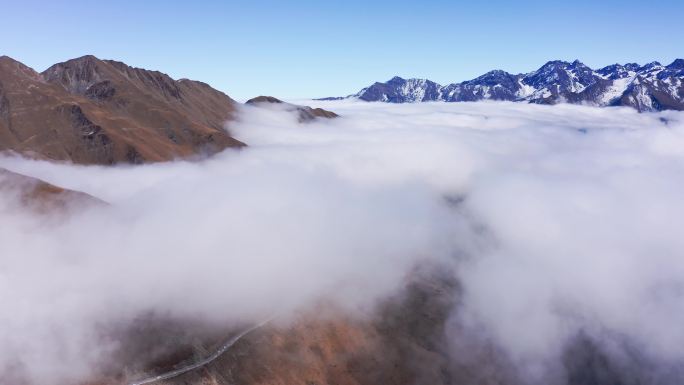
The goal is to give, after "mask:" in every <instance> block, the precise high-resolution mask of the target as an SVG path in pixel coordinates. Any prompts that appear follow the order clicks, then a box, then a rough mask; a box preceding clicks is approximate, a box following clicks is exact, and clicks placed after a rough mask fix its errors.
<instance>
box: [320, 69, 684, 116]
mask: <svg viewBox="0 0 684 385" xmlns="http://www.w3.org/2000/svg"><path fill="white" fill-rule="evenodd" d="M683 82H684V59H677V60H675V61H674V62H672V63H671V64H669V65H667V66H664V65H661V64H660V63H658V62H653V63H649V64H646V65H644V66H640V65H638V64H635V63H628V64H625V65H621V64H613V65H610V66H607V67H604V68H601V69H598V70H593V69H591V68H589V67H588V66H586V65H584V64H583V63H582V62H580V61H579V60H575V61H574V62H572V63H569V62H565V61H560V60H555V61H550V62H548V63H546V64H544V65H543V66H541V67H540V68H539V69H538V70H536V71H532V72H530V73H526V74H510V73H508V72H505V71H501V70H495V71H490V72H488V73H486V74H484V75H482V76H480V77H478V78H475V79H473V80H468V81H464V82H461V83H452V84H449V85H446V86H441V85H439V84H437V83H435V82H432V81H430V80H427V79H402V78H400V77H394V78H392V79H390V80H388V81H387V82H385V83H379V82H377V83H374V84H373V85H371V86H369V87H366V88H364V89H362V90H361V91H359V92H358V93H356V94H353V95H349V96H347V97H346V98H351V99H358V100H364V101H372V102H390V103H412V102H429V101H444V102H472V101H479V100H506V101H515V102H529V103H537V104H557V103H576V104H587V105H593V106H601V107H603V106H629V107H633V108H636V109H637V110H639V111H660V110H684V83H683ZM337 99H345V98H344V97H334V98H324V99H323V100H337Z"/></svg>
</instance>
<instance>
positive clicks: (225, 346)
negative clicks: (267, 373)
mask: <svg viewBox="0 0 684 385" xmlns="http://www.w3.org/2000/svg"><path fill="white" fill-rule="evenodd" d="M269 321H271V320H270V319H268V320H266V321H263V322H261V323H258V324H256V325H253V326H251V327H249V328H247V329H245V330H243V331H241V332H240V333H238V334H237V335H235V336H233V337H231V338H230V339H228V340H227V341H226V342H225V343H224V344H223V345H221V347H220V348H218V349H217V350H216V351H215V352H214V353H213V354H212V355H210V356H208V357H206V358H204V359H202V360H200V361H198V362H196V363H194V364H191V365H188V366H184V367H182V368H180V369H176V370H172V371H170V372H166V373H163V374H159V375H157V376H154V377H148V378H145V379H142V380H138V381H135V382H131V383H129V384H128V385H146V384H151V383H154V382H157V381H163V380H168V379H171V378H174V377H178V376H180V375H182V374H185V373H187V372H190V371H193V370H195V369H199V368H201V367H203V366H206V365H208V364H210V363H211V362H213V361H214V360H216V359H217V358H219V357H220V356H221V355H222V354H223V353H225V352H226V351H227V350H228V349H230V348H231V347H232V346H233V345H235V343H236V342H238V341H239V340H240V339H241V338H242V337H244V336H246V335H247V334H249V333H251V332H252V331H254V330H256V329H258V328H260V327H262V326H264V325H265V324H267V323H268V322H269Z"/></svg>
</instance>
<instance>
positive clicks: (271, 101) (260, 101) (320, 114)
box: [245, 96, 339, 123]
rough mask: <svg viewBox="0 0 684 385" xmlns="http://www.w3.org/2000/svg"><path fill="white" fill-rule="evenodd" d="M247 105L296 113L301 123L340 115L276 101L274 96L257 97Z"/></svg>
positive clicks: (247, 102) (320, 109)
mask: <svg viewBox="0 0 684 385" xmlns="http://www.w3.org/2000/svg"><path fill="white" fill-rule="evenodd" d="M245 104H247V105H251V106H255V107H264V108H271V107H275V108H279V109H284V110H286V111H294V112H296V113H297V117H298V119H299V122H300V123H304V122H310V121H313V120H315V119H316V118H326V119H332V118H337V117H338V116H339V115H337V114H336V113H334V112H332V111H328V110H324V109H322V108H311V107H309V106H300V105H296V104H291V103H285V102H283V101H282V100H280V99H276V98H274V97H273V96H257V97H256V98H252V99H249V100H248V101H246V102H245Z"/></svg>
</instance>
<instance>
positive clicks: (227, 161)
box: [0, 101, 684, 384]
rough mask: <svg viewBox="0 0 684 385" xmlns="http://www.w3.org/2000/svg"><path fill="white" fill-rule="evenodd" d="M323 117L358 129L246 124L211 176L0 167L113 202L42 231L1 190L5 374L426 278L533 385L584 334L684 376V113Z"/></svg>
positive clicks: (519, 111) (277, 121)
mask: <svg viewBox="0 0 684 385" xmlns="http://www.w3.org/2000/svg"><path fill="white" fill-rule="evenodd" d="M306 103H307V104H310V105H311V104H315V106H316V107H323V108H326V109H329V110H332V111H335V112H337V113H338V114H340V115H341V117H340V118H337V119H332V120H317V121H315V122H311V123H298V122H297V118H296V116H294V115H293V114H291V113H288V112H286V111H279V110H270V109H259V108H257V107H250V106H245V107H242V111H241V114H240V118H239V120H238V121H236V122H232V123H230V124H229V126H228V129H229V130H230V131H231V133H232V134H233V135H234V136H235V137H236V138H238V139H240V140H241V141H243V142H245V143H247V144H248V145H249V147H247V148H246V149H242V150H227V151H225V152H223V153H221V154H218V155H216V156H213V157H211V158H209V159H206V160H201V161H194V162H189V161H180V160H179V161H175V162H168V163H160V164H150V165H143V166H121V167H100V166H87V167H86V166H74V165H70V164H58V163H50V162H45V161H35V160H27V159H22V158H18V157H14V156H9V155H7V156H4V157H2V158H0V167H3V168H6V169H9V170H11V171H14V172H17V173H22V174H25V175H30V176H33V177H37V178H40V179H43V180H46V181H48V182H50V183H53V184H56V185H59V186H62V187H66V188H69V189H73V190H77V191H82V192H86V193H88V194H91V195H93V196H95V197H97V198H100V199H102V200H104V201H106V202H108V203H109V204H108V205H107V206H100V207H94V208H89V209H87V210H84V211H82V212H79V213H76V214H74V215H72V216H69V217H68V218H62V219H59V220H46V218H45V216H44V215H36V214H32V213H30V212H29V211H27V210H25V209H24V208H22V207H21V206H20V205H19V204H18V202H17V200H16V198H15V197H14V196H13V195H12V194H11V193H10V192H7V191H0V301H1V303H2V310H0V369H1V370H4V371H14V372H20V373H22V375H23V376H27V377H28V378H29V379H30V380H31V381H33V382H34V383H37V384H47V383H53V384H57V383H60V382H65V383H69V382H74V381H78V380H80V379H82V378H84V377H86V376H87V375H88V373H90V371H91V369H92V367H93V366H94V365H96V364H97V363H98V362H100V361H101V360H106V357H108V354H110V353H111V352H113V351H115V350H116V349H117V341H116V340H106V341H104V340H103V339H102V337H101V329H102V327H103V325H104V326H106V325H108V324H111V323H118V324H120V323H126V322H130V321H131V320H134V319H136V317H139V316H140V314H144V313H145V312H150V311H154V312H157V313H162V314H166V315H169V316H172V317H179V318H184V317H185V318H187V317H195V318H201V319H205V320H208V321H210V322H215V323H223V322H238V321H245V320H247V321H249V320H258V319H261V318H263V317H265V316H268V315H270V314H273V313H274V312H277V313H278V314H287V313H288V312H291V311H293V310H294V309H299V308H302V307H306V306H307V304H311V303H314V302H315V301H320V300H325V301H332V302H335V303H338V304H340V306H342V307H343V308H345V309H348V311H354V309H359V308H368V307H372V306H373V304H374V303H375V301H377V300H378V299H379V298H383V297H386V296H388V295H391V294H392V293H393V292H395V291H396V290H397V288H398V287H399V286H400V284H401V281H402V279H403V278H404V277H405V276H406V274H408V272H409V271H411V269H412V268H413V267H415V266H416V265H417V264H420V263H422V262H423V261H428V260H430V261H440V262H441V263H446V264H450V265H451V266H454V271H456V274H457V278H458V280H459V282H460V283H461V285H462V287H463V298H462V301H461V306H460V307H459V309H458V311H456V309H455V310H454V316H453V318H454V322H457V323H458V324H459V325H461V326H463V325H465V327H466V328H469V329H471V330H473V333H475V332H477V333H480V334H482V335H484V336H486V340H487V343H491V344H494V345H495V346H496V347H497V349H500V351H501V352H503V354H505V356H506V357H508V359H509V360H510V362H512V364H513V365H514V366H516V367H517V368H519V370H520V372H521V373H522V376H523V378H526V379H527V380H528V381H529V382H530V383H536V382H547V383H548V381H550V379H551V380H553V381H556V380H558V379H557V378H556V377H549V376H551V374H549V373H553V376H558V373H559V369H558V368H557V367H558V366H559V365H560V363H559V362H560V360H561V357H562V354H563V351H564V349H565V346H566V345H567V342H568V341H569V340H570V339H572V338H574V337H576V336H577V335H578V334H579V333H582V334H584V335H588V336H590V337H591V338H592V339H593V340H596V341H598V343H599V344H601V345H602V346H604V349H605V350H606V351H608V352H609V354H612V355H613V356H615V357H621V356H624V355H625V354H627V353H625V351H630V352H631V351H634V350H636V351H637V352H638V355H639V357H640V360H642V361H647V362H649V367H650V368H653V370H654V373H655V374H652V376H655V377H652V378H660V377H658V376H664V377H663V378H666V377H667V376H671V375H672V374H671V373H673V372H672V367H675V366H677V365H678V364H677V363H678V362H682V361H683V360H684V328H683V327H682V325H684V236H683V234H684V233H683V230H682V229H684V199H683V198H682V194H683V193H684V114H683V113H680V112H662V113H657V114H639V113H637V112H636V111H634V110H632V109H627V108H605V109H599V108H592V107H583V106H573V105H558V106H539V105H527V104H516V103H493V102H483V103H451V104H448V103H422V104H402V105H394V104H383V103H364V102H350V101H336V102H313V101H307V102H306ZM457 342H458V341H454V342H453V344H455V345H458V343H457ZM630 354H631V353H630ZM625 362H627V361H625ZM661 373H666V374H661ZM668 373H669V374H668ZM679 373H681V372H679ZM7 378H9V377H7ZM558 381H560V382H562V381H563V380H558ZM654 383H655V382H654Z"/></svg>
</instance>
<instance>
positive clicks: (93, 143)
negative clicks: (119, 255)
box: [0, 55, 244, 164]
mask: <svg viewBox="0 0 684 385" xmlns="http://www.w3.org/2000/svg"><path fill="white" fill-rule="evenodd" d="M236 105H237V103H236V102H235V101H234V100H233V99H231V98H230V97H229V96H227V95H225V94H224V93H222V92H220V91H217V90H215V89H213V88H211V87H210V86H208V85H207V84H205V83H202V82H197V81H192V80H187V79H181V80H174V79H172V78H171V77H169V76H168V75H166V74H164V73H161V72H158V71H149V70H145V69H140V68H134V67H130V66H128V65H126V64H124V63H121V62H117V61H113V60H100V59H98V58H96V57H94V56H90V55H88V56H83V57H80V58H77V59H72V60H68V61H66V62H63V63H58V64H55V65H53V66H51V67H50V68H48V69H47V70H45V71H44V72H42V73H38V72H36V71H35V70H33V69H32V68H29V67H28V66H26V65H24V64H22V63H20V62H18V61H16V60H14V59H12V58H10V57H7V56H1V57H0V150H9V151H15V152H18V153H22V154H24V155H29V156H34V157H38V158H43V159H50V160H58V161H71V162H74V163H82V164H115V163H144V162H156V161H166V160H172V159H176V158H185V157H190V156H197V155H202V154H212V153H215V152H218V151H221V150H223V149H225V148H227V147H241V146H243V145H244V144H243V143H241V142H240V141H238V140H236V139H234V138H232V137H231V136H230V135H229V133H228V132H227V131H226V130H225V129H224V127H223V126H224V123H225V122H226V121H229V120H230V119H232V118H233V115H234V113H235V111H236Z"/></svg>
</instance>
